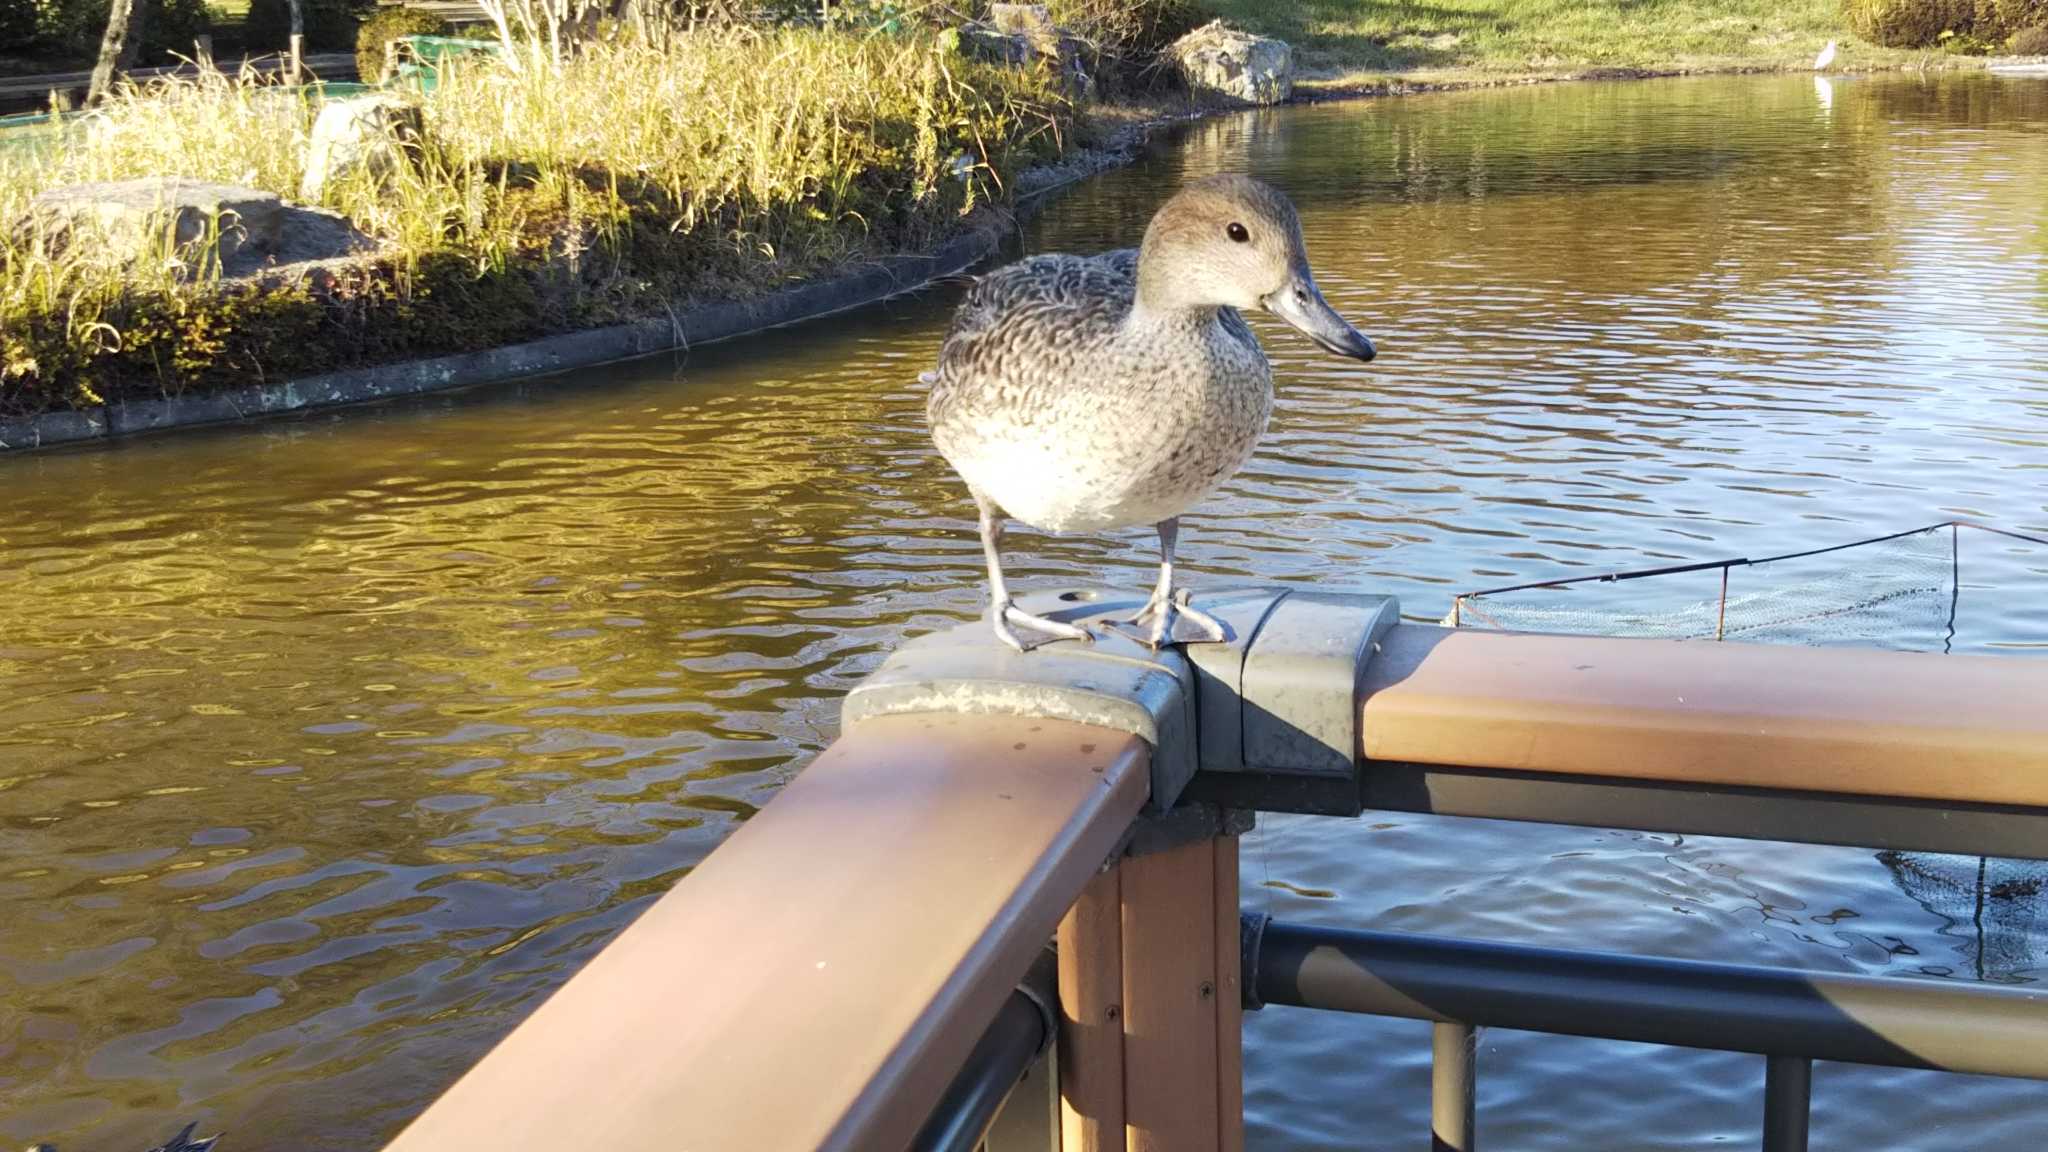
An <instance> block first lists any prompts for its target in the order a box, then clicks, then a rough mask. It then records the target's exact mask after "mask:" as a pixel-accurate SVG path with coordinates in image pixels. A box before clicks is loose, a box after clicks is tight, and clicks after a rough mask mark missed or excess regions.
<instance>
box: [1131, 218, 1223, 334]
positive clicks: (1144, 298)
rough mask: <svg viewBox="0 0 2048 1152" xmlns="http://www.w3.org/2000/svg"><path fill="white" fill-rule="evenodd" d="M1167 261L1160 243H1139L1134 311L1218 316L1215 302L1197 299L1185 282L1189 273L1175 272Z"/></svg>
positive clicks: (1159, 315)
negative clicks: (1208, 302) (1167, 264)
mask: <svg viewBox="0 0 2048 1152" xmlns="http://www.w3.org/2000/svg"><path fill="white" fill-rule="evenodd" d="M1146 239H1147V240H1150V239H1151V237H1150V236H1147V237H1146ZM1166 263H1167V261H1166V260H1165V258H1164V257H1162V256H1161V255H1160V254H1159V249H1158V246H1157V245H1155V244H1150V243H1147V244H1144V245H1142V246H1140V247H1139V249H1138V291H1137V298H1136V300H1135V301H1134V302H1133V305H1132V308H1131V311H1132V314H1133V315H1136V314H1137V313H1140V312H1142V313H1145V314H1146V315H1147V316H1149V317H1152V318H1164V317H1168V316H1177V317H1181V318H1182V319H1184V320H1185V319H1206V318H1209V317H1213V316H1215V315H1216V306H1215V305H1214V304H1204V303H1201V302H1199V301H1197V300H1195V299H1194V298H1193V297H1194V293H1193V292H1192V291H1190V289H1189V287H1188V286H1187V285H1186V283H1185V281H1186V277H1184V276H1177V275H1175V274H1174V273H1173V272H1172V271H1170V270H1169V269H1168V268H1166V266H1165V265H1166Z"/></svg>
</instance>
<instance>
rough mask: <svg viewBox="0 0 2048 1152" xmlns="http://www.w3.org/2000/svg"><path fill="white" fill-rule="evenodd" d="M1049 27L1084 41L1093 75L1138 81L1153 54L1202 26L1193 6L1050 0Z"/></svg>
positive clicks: (1183, 0)
mask: <svg viewBox="0 0 2048 1152" xmlns="http://www.w3.org/2000/svg"><path fill="white" fill-rule="evenodd" d="M1050 7H1051V9H1052V17H1053V22H1054V23H1056V24H1058V25H1059V26H1060V27H1062V28H1065V29H1067V30H1069V31H1071V32H1073V33H1074V34H1075V35H1076V36H1079V37H1081V38H1082V39H1083V40H1085V41H1087V43H1088V44H1089V46H1090V48H1091V49H1092V50H1093V52H1094V53H1095V56H1096V59H1095V61H1094V62H1093V64H1094V67H1093V69H1092V71H1094V72H1095V73H1096V74H1097V75H1098V76H1099V77H1100V76H1104V75H1106V76H1107V78H1108V79H1110V80H1112V81H1117V80H1122V81H1126V82H1128V81H1130V80H1133V79H1137V78H1139V77H1140V76H1142V75H1143V74H1144V73H1145V72H1146V71H1147V70H1148V69H1150V68H1151V67H1152V66H1153V64H1154V63H1155V62H1156V61H1157V59H1158V56H1159V50H1160V49H1162V48H1164V47H1166V46H1167V45H1168V44H1171V43H1173V42H1174V41H1175V40H1178V39H1180V38H1181V37H1182V36H1184V35H1186V34H1187V33H1189V32H1192V31H1194V30H1195V28H1197V27H1199V26H1200V25H1202V24H1204V23H1206V22H1207V21H1208V19H1209V17H1208V16H1207V15H1206V14H1205V13H1204V12H1203V11H1202V9H1201V8H1200V7H1199V6H1197V5H1196V3H1195V2H1194V0H1135V2H1133V0H1052V3H1051V5H1050Z"/></svg>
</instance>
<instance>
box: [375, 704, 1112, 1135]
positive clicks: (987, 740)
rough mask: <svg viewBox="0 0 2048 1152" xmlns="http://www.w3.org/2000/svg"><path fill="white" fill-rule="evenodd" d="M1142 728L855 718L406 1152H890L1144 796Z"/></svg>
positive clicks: (989, 719)
mask: <svg viewBox="0 0 2048 1152" xmlns="http://www.w3.org/2000/svg"><path fill="white" fill-rule="evenodd" d="M1147 765H1148V752H1147V747H1146V745H1145V744H1144V743H1143V742H1142V741H1140V740H1138V739H1137V738H1136V737H1133V736H1129V735H1127V734H1124V733H1118V732H1111V731H1107V730H1104V729H1100V728H1094V727H1090V726H1087V725H1081V724H1073V723H1067V722H1062V721H1056V720H1031V719H1021V718H1014V717H1003V716H957V715H913V716H897V717H888V718H882V719H875V720H870V721H866V722H864V723H862V724H860V725H859V726H857V727H855V728H854V729H853V730H852V731H850V732H848V733H847V734H846V735H845V736H843V737H842V738H841V739H840V740H839V742H838V743H836V744H834V745H833V746H832V747H831V748H830V749H827V750H826V751H825V752H824V753H823V754H821V755H820V756H819V757H818V758H817V760H816V761H815V762H813V763H812V764H811V765H810V766H809V767H808V768H806V769H805V770H804V771H803V773H802V775H800V776H798V777H797V778H796V779H795V780H793V781H792V782H791V783H790V784H789V785H788V786H786V787H785V788H784V789H783V790H782V792H781V793H780V794H779V795H778V796H777V797H776V798H775V800H774V802H773V803H771V804H769V805H768V806H767V807H766V808H764V809H762V811H761V812H760V813H759V814H757V815H755V816H754V817H753V818H752V819H751V820H749V821H748V822H747V823H746V825H745V826H743V827H742V828H741V829H740V830H739V831H738V832H736V833H734V834H733V836H732V837H731V838H730V839H728V840H727V841H726V842H725V843H724V844H723V845H722V846H720V847H719V849H718V850H717V851H716V852H714V853H713V854H712V855H711V856H709V857H708V858H707V859H706V860H705V861H704V863H703V864H701V865H699V866H698V867H697V869H696V871H695V872H693V873H692V874H691V875H690V876H688V877H687V878H685V879H684V880H683V881H682V882H681V883H680V884H678V885H677V886H676V888H675V889H674V890H673V891H671V892H670V893H669V894H668V895H666V896H664V897H663V898H662V899H661V900H660V901H659V902H657V903H656V904H655V905H654V906H653V907H652V908H650V909H648V911H647V912H646V914H644V915H643V916H641V917H640V919H639V920H637V921H635V922H634V923H633V924H632V925H631V926H630V927H629V928H627V929H626V930H625V931H624V932H623V933H621V934H620V936H619V937H618V939H616V940H615V941H613V942H612V943H611V944H610V945H609V946H607V947H606V948H605V949H604V951H603V952H601V953H599V954H598V956H597V957H596V958H595V959H593V960H591V961H590V963H589V964H588V965H586V966H585V967H584V968H583V970H582V971H580V972H578V973H577V974H576V976H575V977H574V978H572V979H571V980H570V981H569V982H568V983H567V984H565V985H564V986H563V987H562V988H561V989H560V990H559V991H558V992H556V993H555V994H554V996H553V997H551V998H550V999H549V1000H548V1001H547V1002H546V1003H544V1004H542V1005H541V1007H540V1008H539V1009H538V1010H537V1011H535V1012H534V1014H533V1015H532V1016H531V1017H529V1018H528V1019H527V1020H526V1022H525V1023H523V1024H521V1025H520V1026H519V1027H518V1028H517V1029H516V1030H515V1031H514V1032H513V1033H512V1034H511V1035H510V1036H508V1037H507V1038H506V1039H505V1040H504V1041H503V1042H502V1043H501V1044H499V1045H498V1047H497V1048H496V1049H494V1050H493V1051H492V1052H491V1053H490V1054H489V1055H488V1056H486V1057H485V1058H484V1059H483V1060H482V1061H481V1062H480V1063H478V1064H477V1065H476V1066H475V1067H474V1068H472V1069H471V1070H470V1071H469V1073H468V1074H467V1075H465V1076H464V1077H463V1078H462V1079H461V1080H460V1081H459V1082H457V1083H456V1085H455V1086H454V1087H453V1088H451V1089H450V1090H449V1091H448V1093H447V1094H446V1095H444V1096H443V1097H442V1098H441V1099H440V1100H439V1101H438V1102H436V1103H435V1104H434V1105H433V1106H432V1107H431V1108H430V1109H428V1111H427V1112H426V1113H425V1114H423V1115H422V1116H421V1117H420V1118H419V1119H418V1120H417V1121H415V1122H414V1123H413V1124H412V1125H411V1126H410V1127H409V1128H407V1129H406V1130H405V1131H404V1132H403V1133H401V1134H400V1135H399V1137H398V1138H397V1139H396V1140H395V1141H393V1142H392V1143H391V1144H390V1145H389V1147H390V1148H391V1149H393V1150H395V1152H470V1150H474V1152H486V1150H488V1152H562V1150H563V1149H569V1148H602V1149H605V1150H606V1152H634V1150H641V1149H645V1150H648V1152H652V1150H654V1149H662V1150H665V1152H666V1150H672V1149H678V1148H689V1149H702V1150H706V1152H727V1150H730V1152H743V1150H746V1152H751V1150H759V1152H768V1150H770V1149H775V1150H783V1149H790V1150H796V1149H813V1148H816V1149H863V1150H868V1149H872V1150H882V1149H887V1150H889V1152H900V1150H901V1149H902V1148H903V1147H904V1146H905V1145H906V1144H907V1143H909V1141H910V1139H911V1137H912V1136H913V1135H914V1134H915V1132H916V1131H917V1129H918V1126H919V1125H920V1124H922V1123H923V1122H924V1120H925V1119H926V1117H927V1115H928V1114H929V1113H930V1111H931V1109H932V1107H933V1105H934V1104H935V1103H936V1102H937V1101H938V1099H939V1097H940V1094H941V1093H942V1092H943V1090H944V1089H945V1087H946V1084H947V1083H948V1081H949V1080H950V1079H951V1078H952V1076H953V1075H954V1073H955V1072H956V1071H957V1069H958V1068H959V1066H960V1063H961V1061H962V1060H963V1059H964V1058H965V1057H966V1056H967V1054H968V1051H969V1049H970V1048H972V1046H973V1045H974V1042H975V1041H976V1039H977V1038H979V1036H980V1035H981V1033H982V1030H983V1029H984V1028H985V1027H986V1026H987V1024H988V1022H989V1019H990V1018H991V1017H992V1016H993V1015H994V1014H995V1012H996V1009H997V1008H998V1006H999V1005H1000V1004H1001V1003H1002V1000H1003V998H1004V997H1006V996H1007V995H1009V993H1010V990H1011V988H1012V987H1013V986H1014V985H1015V984H1016V983H1017V981H1018V980H1019V978H1021V977H1022V976H1023V974H1024V971H1025V969H1026V967H1027V966H1028V965H1029V964H1030V962H1031V960H1032V958H1033V957H1034V956H1035V955H1036V954H1037V952H1038V951H1039V950H1040V949H1041V948H1043V947H1044V946H1045V943H1046V941H1047V940H1048V939H1049V938H1050V937H1051V936H1052V934H1053V930H1054V928H1055V927H1056V926H1057V925H1058V923H1059V921H1060V918H1061V916H1062V915H1063V914H1064V913H1065V912H1066V911H1067V908H1068V906H1069V905H1071V904H1072V903H1073V902H1074V899H1075V897H1076V896H1077V895H1078V894H1079V893H1080V892H1081V890H1082V887H1083V885H1084V884H1086V883H1087V882H1088V880H1089V879H1090V878H1091V877H1092V876H1094V875H1095V874H1096V873H1097V871H1098V870H1099V869H1100V868H1101V867H1102V865H1103V864H1104V863H1105V861H1107V860H1108V858H1109V857H1110V855H1111V853H1112V852H1113V851H1114V850H1115V848H1116V847H1117V845H1118V843H1119V841H1120V839H1121V838H1122V837H1123V836H1124V834H1125V832H1126V830H1127V829H1128V828H1129V827H1130V825H1131V822H1132V820H1134V819H1135V818H1136V817H1137V815H1138V811H1139V809H1140V808H1141V807H1142V806H1143V804H1144V802H1145V797H1146V789H1147V780H1148V776H1147Z"/></svg>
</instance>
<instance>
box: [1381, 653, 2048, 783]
mask: <svg viewBox="0 0 2048 1152" xmlns="http://www.w3.org/2000/svg"><path fill="white" fill-rule="evenodd" d="M1363 695H1364V702H1363V705H1362V708H1363V712H1362V723H1361V737H1360V743H1361V748H1360V754H1361V755H1362V756H1363V757H1364V758H1366V759H1367V760H1380V761H1399V762H1407V763H1415V764H1442V765H1460V766H1465V767H1472V768H1491V769H1505V770H1514V771H1529V772H1555V773H1566V774H1571V775H1580V776H1609V777H1630V778H1634V779H1642V780H1658V781H1671V782H1684V783H1689V784H1706V785H1717V786H1729V787H1754V788H1774V789H1800V790H1805V791H1811V792H1832V793H1849V794H1857V795H1865V796H1886V797H1900V798H1906V799H1917V800H1938V801H1951V802H1958V803H1975V804H2012V805H2025V806H2032V807H2048V661H2042V660H2025V659H2015V658H2009V657H1998V656H1938V655H1932V654H1923V653H1909V652H1884V651H1874V650H1870V649H1848V648H1795V647H1777V646H1764V645H1754V644H1728V643H1716V642H1710V641H1690V640H1689V641H1678V640H1644V639H1615V638H1609V637H1597V636H1551V635H1531V634H1520V633H1506V632H1486V631H1477V630H1468V629H1447V628H1438V627H1431V626H1427V625H1410V624H1404V625H1401V626H1399V627H1396V628H1395V629H1393V630H1392V632H1391V633H1390V634H1389V635H1388V636H1387V638H1386V639H1385V641H1384V642H1383V643H1382V645H1381V651H1380V652H1379V653H1378V654H1377V655H1376V656H1375V657H1374V659H1373V661H1372V663H1371V665H1370V666H1369V668H1368V670H1367V675H1366V684H1365V686H1364V692H1363ZM1368 771H1369V769H1368Z"/></svg>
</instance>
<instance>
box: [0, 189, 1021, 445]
mask: <svg viewBox="0 0 2048 1152" xmlns="http://www.w3.org/2000/svg"><path fill="white" fill-rule="evenodd" d="M1008 225H1009V220H1008V218H1007V217H998V218H993V219H989V220H985V221H983V222H981V224H980V225H979V226H978V227H976V228H974V229H973V230H972V231H969V232H966V233H964V234H962V235H960V236H956V237H954V238H953V239H952V240H949V241H947V242H946V243H945V244H942V245H940V246H939V247H938V248H937V249H936V250H934V251H932V252H929V253H925V254H921V255H904V256H889V257H884V258H882V259H881V260H878V261H876V262H875V263H874V264H871V265H869V266H867V267H864V268H861V269H859V270H857V271H853V272H849V273H847V274H845V275H842V276H835V277H832V278H831V279H827V280H819V281H815V282H813V283H808V284H801V285H798V286H796V287H793V288H785V289H782V290H781V291H777V292H771V293H769V294H767V295H765V296H759V297H755V298H753V299H749V300H731V301H726V302H724V303H719V304H707V305H704V306H702V307H698V308H692V309H690V310H689V311H687V312H683V313H680V314H678V315H677V316H675V317H674V319H672V320H646V321H640V322H638V323H633V324H619V325H615V326H612V327H609V328H591V329H585V330H583V331H580V332H565V333H562V334H561V335H558V336H548V337H544V338H542V339H539V340H530V341H527V342H525V343H521V344H505V345H500V346H499V347H496V348H487V349H484V350H483V351H481V352H464V353H459V354H457V355H453V356H435V357H430V358H428V359H424V360H408V361H402V362H399V363H396V364H378V365H372V366H370V367H367V368H351V369H347V370H345V371H341V372H328V373H323V374H321V375H318V376H307V377H302V378H300V379H297V380H287V381H284V382H283V383H279V384H255V385H251V386H249V387H247V388H236V389H231V390H229V391H225V392H209V393H205V394H203V395H192V396H171V397H166V398H164V399H161V400H124V401H121V402H118V403H115V404H108V405H105V406H103V407H97V408H84V409H75V410H68V411H52V412H43V413H38V414H37V415H34V416H29V417H24V418H22V419H18V420H0V454H4V453H8V452H16V451H24V450H29V449H35V448H49V447H55V446H57V445H59V444H72V443H78V442H80V441H86V440H99V439H106V438H110V437H115V436H127V435H131V434H134V433H139V432H153V431H157V430H159V429H164V428H183V427H190V426H192V425H197V424H219V423H225V422H227V421H233V420H246V419H249V418H251V417H256V416H270V415H277V414H280V413H285V412H297V411H300V410H303V409H308V408H327V407H334V406H338V405H343V404H359V403H364V402H366V401H373V400H383V399H388V398H390V397H394V396H412V395H418V394H420V393H424V392H439V391H443V390H446V389H451V388H466V387H470V386H472V385H477V384H487V383H493V382H496V381H501V380H512V379H518V378H521V377H531V376H543V375H548V374H551V373H556V372H565V371H568V370H570V369H574V368H589V367H594V366H596V365H599V364H608V363H612V362H614V361H619V360H630V359H634V358H636V357H640V356H648V355H652V354H654V353H658V352H670V351H676V350H687V349H689V348H691V347H693V346H695V345H699V344H710V343H714V342H716V341H720V340H730V339H732V338H734V337H737V336H746V335H750V334H752V333H755V332H760V331H763V330H765V329H769V328H776V327H780V326H782V325H785V324H795V323H799V322H801V321H805V320H815V319H818V318H820V317H823V316H829V315H832V314H833V313H836V312H843V311H846V310H848V309H850V308H858V307H860V306H862V305H865V304H873V303H876V302H879V301H882V300H886V299H889V298H890V297H892V296H899V295H902V294H903V293H905V292H911V291H915V290H917V289H919V288H922V287H925V286H926V285H928V284H930V283H931V282H932V281H934V280H937V279H939V278H941V277H944V276H950V275H953V274H955V273H958V272H961V271H963V270H965V269H967V268H969V267H972V266H973V265H975V264H977V263H980V262H981V261H982V260H984V259H987V258H988V257H989V256H991V255H993V254H994V253H995V252H996V250H997V249H998V248H999V247H1000V246H1001V244H1002V239H1003V234H1004V230H1005V228H1006V227H1007V226H1008Z"/></svg>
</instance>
